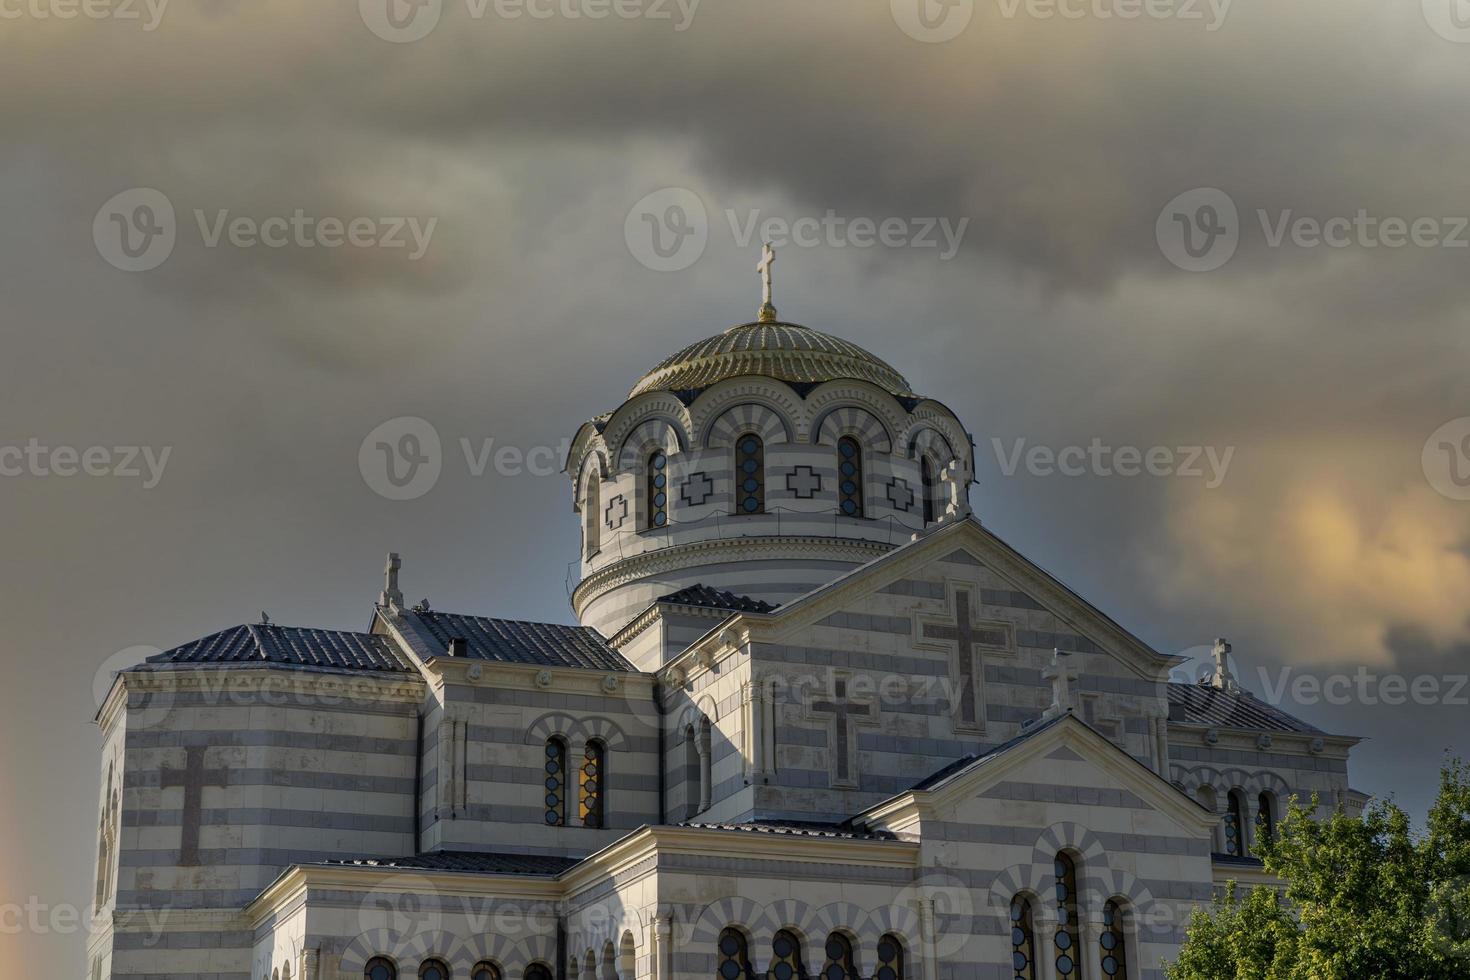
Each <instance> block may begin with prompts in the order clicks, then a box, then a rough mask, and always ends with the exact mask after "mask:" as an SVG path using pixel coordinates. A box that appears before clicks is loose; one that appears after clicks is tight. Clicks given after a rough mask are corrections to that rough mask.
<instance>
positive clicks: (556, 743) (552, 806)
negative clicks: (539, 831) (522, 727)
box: [546, 738, 567, 827]
mask: <svg viewBox="0 0 1470 980" xmlns="http://www.w3.org/2000/svg"><path fill="white" fill-rule="evenodd" d="M566 772H567V746H566V743H565V742H563V741H562V740H561V739H559V738H553V739H550V740H548V741H547V743H546V823H547V824H548V825H550V826H552V827H560V826H561V825H562V824H564V823H566V808H565V806H564V805H563V804H564V803H565V801H566V797H565V795H564V793H563V790H564V789H565V787H566Z"/></svg>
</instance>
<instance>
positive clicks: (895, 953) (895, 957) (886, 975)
mask: <svg viewBox="0 0 1470 980" xmlns="http://www.w3.org/2000/svg"><path fill="white" fill-rule="evenodd" d="M873 980H903V943H901V942H899V939H898V937H897V936H895V935H893V934H892V933H887V934H885V935H884V936H883V937H882V938H880V939H879V940H878V969H877V972H875V973H874V974H873Z"/></svg>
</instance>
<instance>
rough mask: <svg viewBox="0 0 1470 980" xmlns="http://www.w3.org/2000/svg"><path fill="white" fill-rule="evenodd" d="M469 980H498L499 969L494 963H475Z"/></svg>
mask: <svg viewBox="0 0 1470 980" xmlns="http://www.w3.org/2000/svg"><path fill="white" fill-rule="evenodd" d="M470 980H500V968H499V967H497V966H496V965H495V964H494V963H476V964H475V968H474V969H473V970H471V971H470Z"/></svg>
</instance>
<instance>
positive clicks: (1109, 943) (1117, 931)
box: [1097, 899, 1128, 980]
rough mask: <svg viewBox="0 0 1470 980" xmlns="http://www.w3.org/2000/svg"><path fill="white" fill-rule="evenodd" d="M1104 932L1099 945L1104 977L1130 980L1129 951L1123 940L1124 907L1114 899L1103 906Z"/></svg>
mask: <svg viewBox="0 0 1470 980" xmlns="http://www.w3.org/2000/svg"><path fill="white" fill-rule="evenodd" d="M1102 925H1103V927H1102V932H1101V933H1100V934H1099V935H1098V939H1097V941H1098V944H1099V945H1100V946H1101V947H1102V950H1101V956H1102V959H1101V962H1100V965H1101V966H1102V972H1103V976H1105V977H1108V978H1110V980H1111V978H1113V977H1117V978H1119V980H1127V978H1128V951H1127V949H1125V948H1124V947H1125V946H1126V943H1125V942H1124V939H1123V907H1122V906H1121V905H1119V904H1118V900H1117V899H1113V900H1111V901H1109V902H1108V904H1106V905H1104V906H1103V921H1102Z"/></svg>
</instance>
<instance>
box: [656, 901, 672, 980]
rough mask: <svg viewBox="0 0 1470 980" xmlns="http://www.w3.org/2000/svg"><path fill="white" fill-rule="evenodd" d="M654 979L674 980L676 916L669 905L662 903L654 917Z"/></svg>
mask: <svg viewBox="0 0 1470 980" xmlns="http://www.w3.org/2000/svg"><path fill="white" fill-rule="evenodd" d="M652 959H653V976H654V980H674V916H673V913H672V910H671V909H670V908H669V907H668V906H667V905H660V906H659V907H658V911H657V913H656V914H655V915H654V919H653V957H652Z"/></svg>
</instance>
